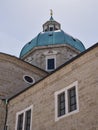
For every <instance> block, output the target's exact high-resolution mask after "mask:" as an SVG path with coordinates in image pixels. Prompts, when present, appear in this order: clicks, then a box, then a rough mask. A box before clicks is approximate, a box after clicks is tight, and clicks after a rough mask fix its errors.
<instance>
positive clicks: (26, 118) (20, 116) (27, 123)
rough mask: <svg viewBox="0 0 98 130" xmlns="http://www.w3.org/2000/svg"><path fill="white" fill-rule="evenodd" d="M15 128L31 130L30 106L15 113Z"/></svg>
mask: <svg viewBox="0 0 98 130" xmlns="http://www.w3.org/2000/svg"><path fill="white" fill-rule="evenodd" d="M16 116H17V119H16V129H15V130H31V126H32V125H31V123H32V106H30V107H29V108H27V109H25V110H23V111H21V112H18V113H17V114H16Z"/></svg>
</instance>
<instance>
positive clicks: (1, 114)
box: [0, 100, 6, 130]
mask: <svg viewBox="0 0 98 130" xmlns="http://www.w3.org/2000/svg"><path fill="white" fill-rule="evenodd" d="M5 106H6V105H5V102H4V101H2V100H0V130H4V123H5V115H6V112H5Z"/></svg>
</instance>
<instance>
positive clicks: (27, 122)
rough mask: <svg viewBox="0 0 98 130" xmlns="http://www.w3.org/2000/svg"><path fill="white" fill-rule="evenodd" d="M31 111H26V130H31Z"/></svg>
mask: <svg viewBox="0 0 98 130" xmlns="http://www.w3.org/2000/svg"><path fill="white" fill-rule="evenodd" d="M30 123H31V110H28V111H26V115H25V130H30Z"/></svg>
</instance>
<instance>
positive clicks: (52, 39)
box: [20, 10, 85, 58]
mask: <svg viewBox="0 0 98 130" xmlns="http://www.w3.org/2000/svg"><path fill="white" fill-rule="evenodd" d="M50 15H51V17H50V19H49V20H48V21H46V22H45V23H44V24H43V32H41V33H39V34H38V35H37V36H36V37H35V38H34V39H32V40H31V41H30V42H29V43H27V44H26V45H25V46H24V47H23V49H22V50H21V52H20V58H21V57H23V56H24V55H25V54H27V53H28V52H29V51H31V50H32V49H33V48H34V47H39V46H48V45H56V44H67V45H70V46H72V47H73V48H75V49H77V50H79V51H80V52H82V51H84V50H85V47H84V45H83V44H82V42H81V41H79V40H78V39H75V38H73V37H72V36H70V35H68V34H66V33H65V32H64V31H62V30H61V25H60V23H58V22H57V21H55V20H54V18H53V17H52V15H53V11H52V10H51V12H50Z"/></svg>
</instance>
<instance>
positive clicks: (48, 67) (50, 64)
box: [47, 58, 55, 70]
mask: <svg viewBox="0 0 98 130" xmlns="http://www.w3.org/2000/svg"><path fill="white" fill-rule="evenodd" d="M47 60H48V61H47V62H48V63H47V65H48V66H47V69H48V70H53V69H54V68H55V65H54V63H55V62H54V58H52V59H47Z"/></svg>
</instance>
